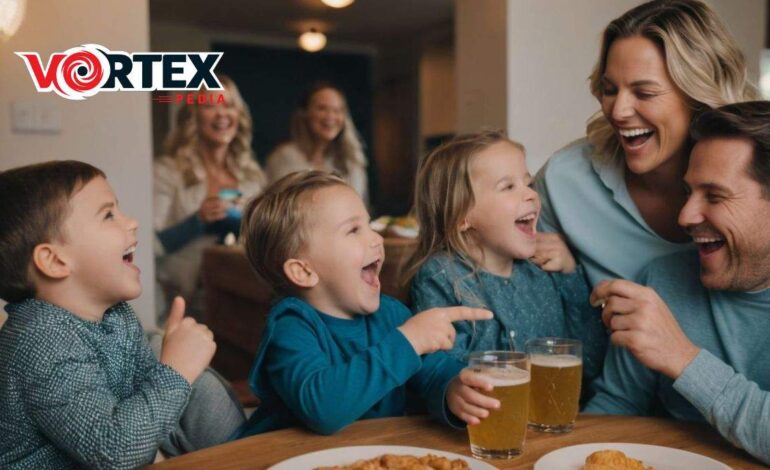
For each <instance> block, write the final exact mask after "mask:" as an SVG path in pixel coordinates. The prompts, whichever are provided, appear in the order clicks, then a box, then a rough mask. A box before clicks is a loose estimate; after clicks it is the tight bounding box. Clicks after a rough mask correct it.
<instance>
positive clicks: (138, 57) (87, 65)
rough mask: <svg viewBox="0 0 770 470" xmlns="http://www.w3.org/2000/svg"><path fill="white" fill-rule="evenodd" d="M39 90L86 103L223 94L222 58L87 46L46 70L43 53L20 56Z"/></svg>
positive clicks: (59, 56) (60, 55)
mask: <svg viewBox="0 0 770 470" xmlns="http://www.w3.org/2000/svg"><path fill="white" fill-rule="evenodd" d="M16 55H18V56H19V57H21V58H22V59H23V60H24V64H25V65H26V66H27V70H28V71H29V75H30V77H31V78H32V81H33V83H34V84H35V87H36V88H37V91H39V92H41V93H50V92H55V93H56V94H57V95H59V96H61V97H62V98H66V99H68V100H83V99H86V98H88V97H90V96H93V95H95V94H97V93H99V92H100V91H119V90H124V91H152V90H176V91H192V90H198V89H200V87H202V86H205V87H206V88H208V89H209V90H222V89H223V88H222V84H221V83H220V82H219V79H218V78H217V77H216V75H215V74H214V67H216V65H217V63H218V62H219V59H221V58H222V53H218V52H210V53H190V52H178V53H152V52H145V53H134V54H129V53H127V52H122V51H110V50H109V49H107V48H106V47H104V46H100V45H98V44H84V45H82V46H79V47H73V48H71V49H68V50H66V51H64V52H55V53H53V54H51V57H50V58H49V60H48V64H47V65H46V66H43V62H42V60H41V58H40V54H38V53H37V52H17V53H16Z"/></svg>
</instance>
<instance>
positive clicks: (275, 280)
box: [241, 171, 347, 295]
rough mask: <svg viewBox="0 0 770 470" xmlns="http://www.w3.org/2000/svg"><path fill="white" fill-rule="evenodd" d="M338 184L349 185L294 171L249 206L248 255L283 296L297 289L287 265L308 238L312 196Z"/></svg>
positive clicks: (245, 226) (244, 227)
mask: <svg viewBox="0 0 770 470" xmlns="http://www.w3.org/2000/svg"><path fill="white" fill-rule="evenodd" d="M337 185H342V186H347V184H346V183H345V181H344V180H342V179H340V178H339V177H337V176H335V175H332V174H330V173H326V172H323V171H301V172H295V173H290V174H288V175H286V176H284V177H283V178H281V179H279V180H278V181H276V182H275V183H273V184H272V185H270V186H269V187H268V188H267V189H266V190H265V192H264V193H262V194H261V195H259V196H257V197H256V198H254V199H253V200H251V201H250V202H249V203H248V204H247V205H246V209H245V210H244V211H243V218H242V221H241V238H242V240H243V244H244V245H245V248H246V257H247V258H248V259H249V262H250V263H251V266H252V267H253V268H254V270H255V271H256V272H257V274H259V275H260V276H261V277H262V278H263V279H264V280H265V281H267V282H268V283H269V284H270V285H271V286H272V288H273V289H274V290H275V291H276V292H277V293H278V294H279V295H291V294H293V293H294V292H295V290H296V289H295V287H294V286H293V284H292V283H291V282H290V281H289V279H288V278H287V277H286V275H285V274H284V271H283V265H284V263H285V262H286V260H288V259H291V258H293V257H295V256H297V254H298V253H299V251H300V249H301V248H302V244H303V243H305V242H306V241H307V236H308V233H307V232H306V231H305V219H306V216H307V210H306V202H307V199H308V196H310V194H312V193H313V192H315V191H317V190H319V189H323V188H328V187H331V186H337Z"/></svg>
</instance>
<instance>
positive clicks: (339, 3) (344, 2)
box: [321, 0, 355, 8]
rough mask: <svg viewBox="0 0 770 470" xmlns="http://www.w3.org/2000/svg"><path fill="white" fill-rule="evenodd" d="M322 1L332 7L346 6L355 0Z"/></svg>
mask: <svg viewBox="0 0 770 470" xmlns="http://www.w3.org/2000/svg"><path fill="white" fill-rule="evenodd" d="M321 1H322V2H324V3H325V4H326V5H329V6H330V7H332V8H345V7H346V6H348V5H350V4H351V3H353V2H354V1H355V0H321Z"/></svg>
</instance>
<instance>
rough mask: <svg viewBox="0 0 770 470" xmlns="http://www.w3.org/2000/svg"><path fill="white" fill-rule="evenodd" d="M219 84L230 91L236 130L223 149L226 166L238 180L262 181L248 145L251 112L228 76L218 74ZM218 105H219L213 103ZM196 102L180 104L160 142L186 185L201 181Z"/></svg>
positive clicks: (261, 175) (259, 169)
mask: <svg viewBox="0 0 770 470" xmlns="http://www.w3.org/2000/svg"><path fill="white" fill-rule="evenodd" d="M217 77H218V78H219V81H220V82H221V83H222V86H223V87H224V88H225V90H227V91H228V92H229V93H230V97H231V99H232V101H233V105H234V106H235V109H236V110H237V111H238V130H237V132H236V134H235V137H234V138H233V140H232V142H230V146H229V148H228V149H227V160H226V163H227V166H228V168H229V169H230V171H232V172H233V174H234V175H235V177H236V178H237V179H238V180H239V181H243V180H249V181H255V182H258V183H260V184H264V183H265V181H266V179H265V175H264V173H263V172H262V168H261V167H260V166H259V163H257V160H256V158H255V156H254V152H253V151H252V149H251V135H252V132H251V127H252V121H251V114H250V113H249V108H248V106H247V105H246V103H245V102H244V101H243V97H241V94H240V92H239V91H238V87H237V86H236V85H235V82H233V81H232V79H231V78H230V77H227V76H225V75H221V74H218V75H217ZM217 106H222V105H217ZM196 111H197V105H183V106H181V107H180V108H179V111H178V112H177V115H176V127H175V128H174V130H173V131H172V132H171V133H170V134H169V135H168V137H167V138H166V141H165V143H164V149H165V154H166V155H169V156H171V158H172V159H173V160H174V163H176V167H177V169H178V170H179V172H180V173H181V174H182V179H183V181H184V183H185V185H187V186H192V185H194V184H197V183H200V182H201V181H202V178H203V176H202V174H203V170H202V161H201V157H200V152H199V146H200V144H201V142H200V135H199V132H198V119H197V113H196Z"/></svg>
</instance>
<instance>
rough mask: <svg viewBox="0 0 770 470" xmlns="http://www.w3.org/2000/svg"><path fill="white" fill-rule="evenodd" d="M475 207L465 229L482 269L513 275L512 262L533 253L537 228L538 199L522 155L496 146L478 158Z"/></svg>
mask: <svg viewBox="0 0 770 470" xmlns="http://www.w3.org/2000/svg"><path fill="white" fill-rule="evenodd" d="M470 176H471V187H472V189H473V196H474V199H475V203H474V205H473V207H472V208H471V210H470V211H469V212H468V215H467V216H466V224H467V227H465V229H467V230H472V231H473V232H474V234H473V235H474V237H473V238H474V239H475V240H477V242H478V245H479V246H478V248H479V249H480V251H481V255H482V256H481V259H478V260H477V261H479V262H481V264H482V266H483V267H484V268H485V269H486V270H487V271H490V272H493V273H495V274H500V275H505V274H506V273H505V271H510V266H511V264H512V262H513V259H527V258H530V257H532V255H534V254H535V233H536V230H535V226H536V224H537V217H538V215H539V213H540V199H539V198H538V195H537V193H536V192H535V191H534V190H533V189H532V188H531V187H530V186H529V184H530V181H531V177H530V175H529V172H528V171H527V165H526V163H525V161H524V153H523V152H522V151H521V150H519V149H518V148H517V147H515V146H514V145H512V144H510V143H508V142H498V143H496V144H494V145H491V146H489V147H487V148H486V149H484V150H483V151H481V152H479V153H478V154H476V155H474V156H473V158H472V160H471V164H470Z"/></svg>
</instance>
